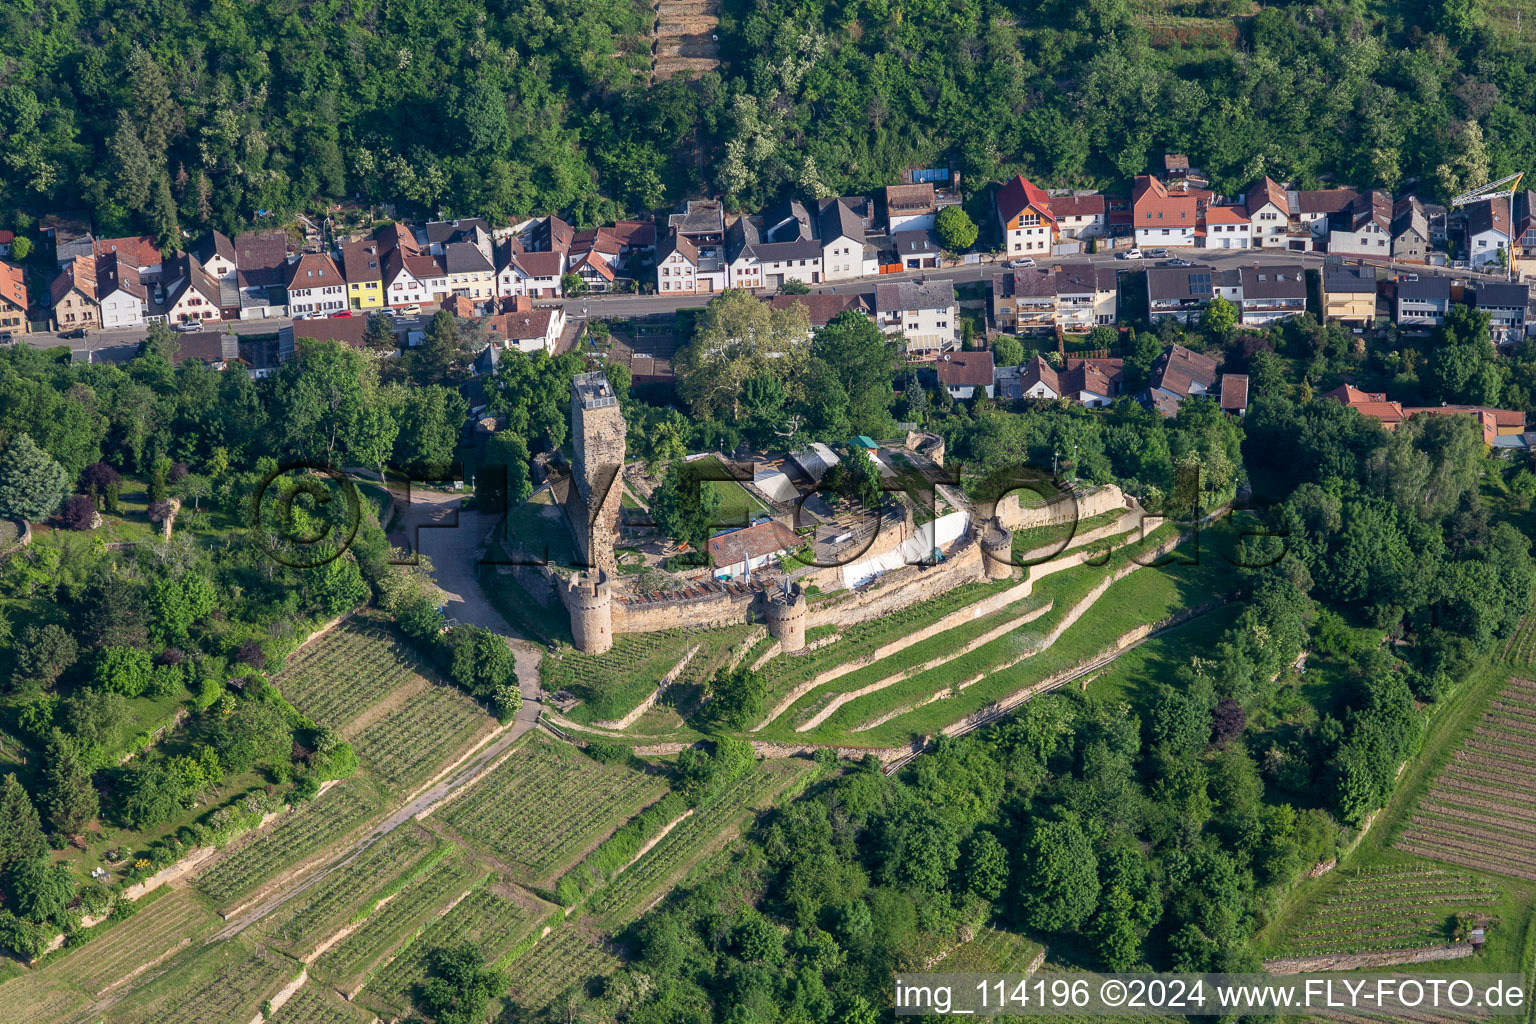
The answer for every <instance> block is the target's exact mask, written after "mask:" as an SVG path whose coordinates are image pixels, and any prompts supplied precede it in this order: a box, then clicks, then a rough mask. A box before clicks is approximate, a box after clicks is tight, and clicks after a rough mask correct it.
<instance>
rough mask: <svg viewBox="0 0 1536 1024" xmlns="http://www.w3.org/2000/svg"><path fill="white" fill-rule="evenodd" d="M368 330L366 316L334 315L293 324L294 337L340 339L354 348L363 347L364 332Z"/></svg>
mask: <svg viewBox="0 0 1536 1024" xmlns="http://www.w3.org/2000/svg"><path fill="white" fill-rule="evenodd" d="M367 330H368V318H367V317H365V316H343V317H333V318H331V319H329V320H300V321H298V322H297V323H295V324H294V325H293V339H294V340H295V341H298V340H300V339H301V338H309V339H312V340H314V341H339V342H341V343H342V344H343V345H348V346H350V347H352V348H363V347H364V342H363V332H365V331H367Z"/></svg>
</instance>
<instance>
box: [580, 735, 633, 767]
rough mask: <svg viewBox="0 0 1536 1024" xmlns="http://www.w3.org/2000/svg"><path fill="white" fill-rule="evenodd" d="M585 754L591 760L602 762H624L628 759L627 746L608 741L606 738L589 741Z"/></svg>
mask: <svg viewBox="0 0 1536 1024" xmlns="http://www.w3.org/2000/svg"><path fill="white" fill-rule="evenodd" d="M586 754H587V756H588V757H590V758H591V759H592V760H594V761H598V762H601V763H602V764H624V763H625V762H626V761H628V760H629V748H628V747H626V746H625V745H624V744H622V743H609V742H608V741H607V740H591V741H589V742H588V743H587V746H586Z"/></svg>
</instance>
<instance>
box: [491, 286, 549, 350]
mask: <svg viewBox="0 0 1536 1024" xmlns="http://www.w3.org/2000/svg"><path fill="white" fill-rule="evenodd" d="M522 303H527V305H526V306H523V305H522ZM522 303H519V307H520V308H517V309H514V310H513V311H512V312H510V313H498V314H497V315H495V316H488V317H486V318H485V320H484V321H483V322H484V324H485V330H486V336H487V337H488V338H489V339H490V341H491V343H492V344H493V345H500V346H501V347H503V348H506V349H515V350H517V351H518V352H522V353H524V354H525V355H527V354H532V353H534V352H541V351H542V352H548V353H549V354H550V355H554V352H555V347H556V345H557V344H558V342H559V341H560V335H561V333H562V332H563V331H564V330H565V324H566V316H565V310H563V309H560V308H558V307H557V308H553V309H534V308H532V303H531V300H528V299H523V300H522Z"/></svg>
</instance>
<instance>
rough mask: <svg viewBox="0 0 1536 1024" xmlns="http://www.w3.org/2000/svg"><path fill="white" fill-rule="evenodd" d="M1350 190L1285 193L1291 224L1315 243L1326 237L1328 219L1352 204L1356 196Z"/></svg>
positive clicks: (1331, 189)
mask: <svg viewBox="0 0 1536 1024" xmlns="http://www.w3.org/2000/svg"><path fill="white" fill-rule="evenodd" d="M1358 194H1359V193H1357V192H1356V191H1355V190H1354V189H1352V188H1323V189H1310V190H1306V191H1301V192H1287V193H1286V198H1287V199H1288V200H1289V201H1290V203H1291V223H1292V224H1293V225H1295V226H1297V227H1298V228H1302V229H1305V230H1306V231H1307V232H1308V233H1310V234H1311V236H1312V238H1313V239H1314V240H1316V241H1319V242H1320V241H1323V240H1325V239H1327V237H1328V228H1329V218H1330V217H1332V216H1333V215H1334V214H1336V213H1341V212H1343V211H1345V210H1347V209H1349V208H1350V206H1351V205H1353V204H1354V201H1355V197H1356V196H1357V195H1358Z"/></svg>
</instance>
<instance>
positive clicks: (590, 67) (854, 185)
mask: <svg viewBox="0 0 1536 1024" xmlns="http://www.w3.org/2000/svg"><path fill="white" fill-rule="evenodd" d="M1184 6H1191V7H1192V6H1193V5H1179V6H1173V7H1170V8H1169V10H1170V11H1171V12H1173V13H1180V12H1181V11H1182V10H1183V7H1184ZM1199 10H1200V12H1201V13H1202V14H1205V15H1210V14H1212V13H1214V14H1215V17H1208V18H1207V19H1206V23H1207V24H1208V25H1209V26H1214V31H1208V32H1199V33H1195V34H1194V37H1193V38H1192V39H1191V41H1183V40H1182V39H1181V37H1180V36H1179V35H1178V34H1177V33H1173V34H1170V33H1167V32H1163V31H1159V32H1158V33H1157V34H1156V36H1155V37H1154V34H1153V33H1152V32H1151V31H1150V30H1149V27H1148V24H1147V21H1148V19H1147V18H1145V17H1143V16H1142V13H1143V12H1142V8H1141V7H1140V6H1138V5H1135V4H1133V3H1131V2H1130V0H1092V2H1089V3H1083V4H1076V3H1074V4H1066V3H1058V2H1056V0H1038V2H1036V0H970V2H965V3H937V2H933V0H901V2H890V0H856V2H855V0H830V2H829V0H814V2H809V3H801V2H790V0H727V2H726V3H724V5H723V10H722V12H721V16H720V24H719V27H718V35H719V37H720V46H721V49H722V64H721V66H720V67H719V68H718V69H716V70H712V71H708V72H706V73H703V74H702V75H698V76H691V77H690V76H679V77H672V78H667V79H663V80H659V81H656V82H654V83H653V82H652V81H651V77H650V75H649V69H648V51H649V41H648V39H647V38H646V36H647V34H648V33H649V31H650V28H651V21H652V19H653V17H654V16H653V15H652V13H651V12H650V10H649V9H648V8H647V7H645V6H644V5H641V4H639V3H637V2H634V0H604V2H600V3H585V4H578V3H573V2H568V0H539V2H527V3H519V4H495V5H488V4H484V3H479V2H475V0H433V2H428V0H387V2H386V0H354V2H350V3H344V2H342V0H274V2H270V3H260V4H240V3H233V2H228V0H212V2H210V3H204V2H193V0H20V2H14V3H7V4H5V5H3V7H0V38H4V39H5V40H6V47H5V51H6V52H5V56H4V58H3V61H0V68H3V71H0V168H3V172H0V220H4V221H7V222H11V225H10V226H14V227H16V228H19V229H22V230H25V229H26V228H28V227H29V226H30V225H31V224H32V223H34V222H35V220H36V219H37V218H38V217H39V216H41V215H42V214H44V213H47V212H50V211H69V210H74V209H78V208H79V207H81V206H82V205H83V206H84V207H85V208H86V210H85V212H87V213H88V214H89V215H90V216H91V217H92V218H93V220H94V223H95V225H96V228H97V230H98V233H100V234H103V235H107V236H111V235H121V234H127V233H130V232H138V231H144V232H146V233H149V234H151V235H154V236H156V237H157V238H159V239H160V241H161V243H162V244H164V245H174V244H177V243H179V242H180V240H181V237H182V236H181V232H183V231H185V232H188V233H190V234H192V235H194V236H195V235H196V234H197V233H199V232H200V231H202V230H203V229H204V228H206V227H208V226H214V227H218V228H220V229H222V230H224V231H226V232H233V231H234V230H236V229H238V228H241V227H243V226H247V225H250V224H251V223H253V222H257V221H260V220H263V219H265V218H268V217H275V218H276V219H277V222H278V223H281V222H282V221H283V220H285V219H286V218H287V217H288V216H290V215H291V214H293V213H295V212H298V211H300V210H319V209H323V208H324V207H325V206H326V205H327V204H330V203H334V202H337V201H340V200H353V199H356V200H359V201H361V202H363V203H366V204H376V203H381V202H390V203H396V204H398V206H399V207H400V212H401V213H402V215H405V214H418V213H424V214H429V215H435V214H438V213H441V214H443V215H445V216H460V215H471V214H477V215H486V216H490V217H492V218H495V219H498V220H502V219H506V218H516V217H521V216H525V215H533V214H540V213H549V212H559V213H563V214H565V215H567V216H569V217H570V218H571V219H572V220H573V221H574V222H576V223H577V224H578V225H581V226H587V225H592V224H595V223H599V222H603V221H606V220H610V219H612V218H615V217H617V216H621V215H633V214H637V213H641V212H645V211H649V210H654V209H657V208H661V207H665V206H668V205H671V204H674V203H676V202H679V201H680V200H682V199H684V198H687V197H689V196H693V195H698V194H719V195H723V196H724V197H725V198H726V200H727V202H728V203H730V204H731V205H732V206H733V207H748V208H757V207H760V206H761V205H763V204H764V203H765V202H767V201H768V200H771V199H773V198H777V197H779V196H783V195H787V194H791V193H793V194H795V195H799V196H802V197H803V196H806V195H810V196H813V197H814V196H826V195H835V194H840V193H850V192H857V191H864V190H868V189H871V188H875V187H878V186H882V185H885V184H890V183H893V182H896V181H897V180H899V175H900V173H901V171H902V170H903V169H904V168H907V167H910V166H920V167H930V166H949V167H952V168H953V169H954V170H956V171H958V172H959V173H960V174H961V180H962V182H963V183H965V186H966V188H967V189H968V190H969V191H975V190H976V189H978V188H980V186H982V185H984V184H985V183H986V182H987V181H990V180H994V179H997V178H999V177H1000V176H1003V175H1009V174H1013V173H1016V172H1023V173H1025V174H1027V175H1029V176H1030V177H1031V178H1032V179H1033V180H1035V181H1036V182H1038V183H1039V184H1041V185H1043V186H1063V187H1064V186H1101V187H1108V188H1112V189H1122V190H1123V189H1124V188H1125V187H1126V183H1127V181H1128V179H1129V178H1130V177H1131V176H1132V175H1134V174H1138V173H1143V172H1146V171H1148V170H1149V169H1152V168H1153V166H1154V164H1155V162H1156V161H1157V160H1158V159H1159V158H1160V156H1161V155H1162V153H1163V152H1165V151H1173V152H1181V153H1186V154H1188V155H1189V157H1190V159H1191V161H1192V163H1193V164H1195V165H1196V166H1200V167H1204V168H1205V169H1207V170H1208V172H1209V173H1210V174H1211V175H1212V180H1213V183H1214V186H1215V188H1216V189H1217V190H1218V191H1222V192H1227V193H1233V192H1235V191H1236V190H1239V189H1243V188H1246V187H1247V186H1248V185H1249V184H1250V183H1251V182H1252V181H1253V180H1254V179H1255V178H1257V177H1259V176H1260V175H1265V174H1268V175H1270V176H1271V177H1273V178H1275V179H1277V180H1291V181H1295V182H1298V183H1300V184H1302V185H1304V186H1311V185H1315V184H1316V183H1318V182H1321V181H1325V180H1335V181H1341V182H1348V183H1351V184H1353V185H1355V186H1357V187H1383V188H1389V189H1399V188H1403V187H1408V186H1413V187H1416V188H1418V189H1419V190H1420V191H1421V192H1423V193H1429V194H1434V195H1436V196H1438V197H1440V198H1444V197H1446V196H1447V195H1449V194H1454V193H1456V192H1457V191H1459V190H1460V189H1461V188H1462V187H1463V186H1469V185H1472V184H1477V183H1481V182H1482V181H1484V180H1487V179H1488V178H1489V177H1497V176H1500V175H1503V174H1506V173H1510V172H1512V171H1514V170H1518V169H1529V168H1531V167H1532V165H1533V163H1536V135H1533V132H1532V128H1531V125H1532V117H1533V115H1536V98H1533V93H1532V91H1531V90H1530V89H1529V88H1528V87H1527V83H1528V82H1529V81H1530V80H1531V78H1532V75H1533V73H1536V56H1533V52H1532V49H1531V47H1530V46H1528V45H1526V44H1525V43H1524V41H1523V40H1521V39H1520V38H1519V37H1518V36H1516V35H1515V34H1514V33H1513V32H1512V31H1510V28H1511V26H1508V25H1505V24H1503V23H1502V22H1501V21H1499V20H1498V18H1497V17H1496V16H1495V14H1494V13H1490V12H1488V11H1485V10H1484V9H1483V8H1482V6H1481V5H1480V4H1479V2H1478V0H1434V2H1432V3H1429V4H1427V5H1426V4H1409V3H1384V4H1374V5H1368V4H1365V3H1363V2H1358V0H1357V2H1346V0H1328V2H1326V3H1321V4H1315V3H1270V4H1264V5H1262V6H1261V7H1258V8H1256V13H1254V14H1252V16H1242V17H1232V16H1231V15H1234V14H1237V13H1239V12H1238V9H1237V7H1236V6H1234V5H1225V4H1215V5H1212V4H1202V5H1199Z"/></svg>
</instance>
